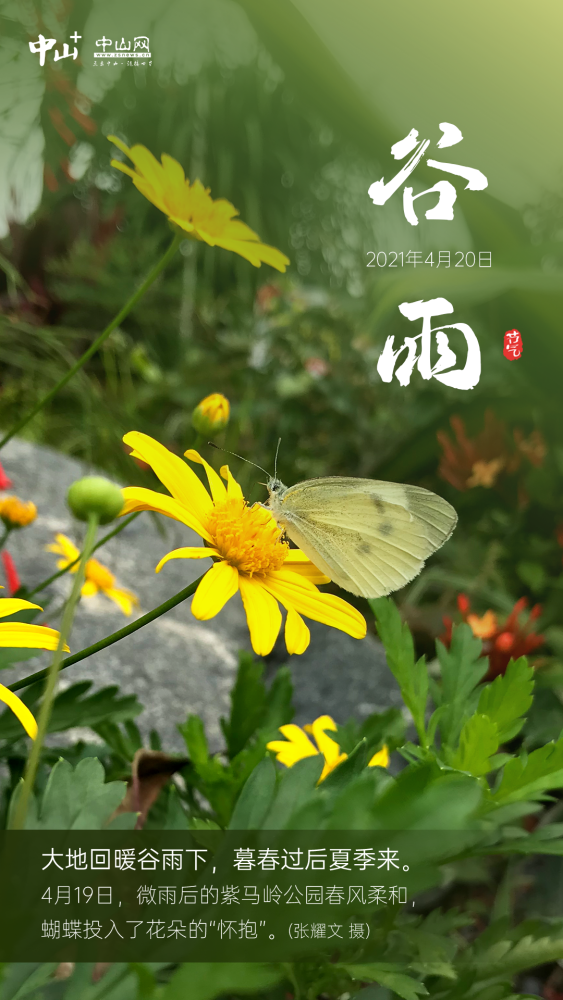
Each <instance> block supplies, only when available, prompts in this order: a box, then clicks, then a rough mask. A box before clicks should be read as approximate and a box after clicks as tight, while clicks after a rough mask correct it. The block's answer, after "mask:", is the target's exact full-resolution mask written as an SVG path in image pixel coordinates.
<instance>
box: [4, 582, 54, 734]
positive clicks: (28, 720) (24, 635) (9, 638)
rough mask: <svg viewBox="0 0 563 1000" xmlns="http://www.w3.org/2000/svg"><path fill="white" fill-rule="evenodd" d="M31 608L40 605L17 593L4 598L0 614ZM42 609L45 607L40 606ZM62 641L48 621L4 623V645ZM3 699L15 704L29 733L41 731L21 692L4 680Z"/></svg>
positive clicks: (31, 646)
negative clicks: (22, 599)
mask: <svg viewBox="0 0 563 1000" xmlns="http://www.w3.org/2000/svg"><path fill="white" fill-rule="evenodd" d="M27 608H39V605H38V604H30V603H29V601H20V600H19V598H17V597H2V598H0V618H6V616H7V615H15V614H16V612H17V611H24V610H26V609H27ZM39 610H40V611H41V610H42V609H41V608H39ZM58 642H59V633H58V632H56V631H55V629H53V628H47V626H46V625H31V624H28V623H27V622H1V623H0V646H4V647H6V646H7V647H8V648H11V649H13V648H17V649H56V648H57V645H58ZM64 649H65V652H66V653H69V652H70V650H69V648H68V646H65V647H64ZM0 701H3V702H4V704H5V705H7V706H8V708H11V710H12V712H13V713H14V715H17V717H18V719H19V720H20V722H21V724H22V726H23V728H24V729H25V731H26V733H27V734H28V736H31V738H32V739H33V740H34V739H35V737H36V735H37V723H36V721H35V719H34V718H33V715H32V714H31V712H30V711H29V708H28V707H27V705H24V703H23V701H21V699H20V698H18V696H17V694H14V692H13V691H10V689H9V688H7V687H4V685H3V684H0Z"/></svg>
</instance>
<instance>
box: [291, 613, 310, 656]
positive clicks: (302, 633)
mask: <svg viewBox="0 0 563 1000" xmlns="http://www.w3.org/2000/svg"><path fill="white" fill-rule="evenodd" d="M310 641H311V633H310V631H309V629H308V628H307V626H306V625H305V622H304V621H303V619H302V617H301V615H298V614H297V611H294V610H293V608H290V609H289V611H288V612H287V617H286V619H285V644H286V646H287V651H288V653H304V652H305V650H306V649H307V646H308V645H309V643H310Z"/></svg>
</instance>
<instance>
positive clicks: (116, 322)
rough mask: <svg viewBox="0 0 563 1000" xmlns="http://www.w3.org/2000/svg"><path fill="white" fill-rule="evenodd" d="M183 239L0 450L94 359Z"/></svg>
mask: <svg viewBox="0 0 563 1000" xmlns="http://www.w3.org/2000/svg"><path fill="white" fill-rule="evenodd" d="M182 239H183V237H182V236H180V235H179V234H178V233H175V234H174V238H173V240H172V243H171V244H170V246H169V247H168V250H167V251H166V253H165V254H164V255H163V256H162V257H161V258H160V260H159V261H158V263H157V264H155V266H154V267H153V269H152V271H150V272H149V274H148V275H147V277H146V278H145V280H144V281H143V283H142V285H140V287H139V288H138V289H137V291H136V292H135V293H134V294H133V295H132V296H131V298H130V299H128V300H127V302H126V303H125V305H124V306H123V308H122V309H120V311H119V312H118V313H117V315H116V316H114V317H113V319H112V320H111V322H110V323H109V324H108V325H107V326H106V328H105V330H103V332H102V333H100V335H99V337H96V339H95V340H94V341H93V342H92V343H91V344H90V347H89V348H88V350H87V351H85V352H84V354H83V355H82V357H81V358H79V359H78V361H77V362H76V363H75V364H74V365H73V366H72V368H69V370H68V371H67V373H66V375H63V377H62V379H60V381H59V382H57V384H56V385H55V386H54V387H53V388H52V389H51V390H50V391H49V392H48V393H47V394H46V395H45V396H43V398H42V399H40V400H39V402H38V403H37V404H36V405H35V406H34V407H33V409H32V410H30V412H29V413H28V414H27V415H26V416H25V417H22V419H21V420H20V421H18V423H17V424H15V425H14V426H13V427H12V429H11V430H10V431H8V433H7V434H5V435H4V437H3V438H2V440H1V441H0V448H3V447H4V445H5V444H7V443H8V441H10V440H11V438H13V437H14V435H15V434H19V432H20V431H21V430H22V429H23V428H24V427H25V426H26V424H28V423H29V421H30V420H32V419H33V417H35V416H36V415H37V414H38V413H39V411H40V410H42V409H43V407H44V406H47V405H48V404H49V403H50V402H51V400H52V399H54V397H55V396H56V395H57V393H58V391H59V389H62V388H63V387H64V386H65V385H66V384H67V382H70V380H71V378H72V377H73V375H76V373H77V372H78V371H80V369H81V368H82V366H83V365H84V364H85V363H86V362H87V361H88V360H89V359H90V358H91V357H92V355H93V354H95V353H96V351H97V350H99V348H100V347H101V346H102V344H103V343H104V341H105V340H107V338H108V337H109V335H110V333H111V332H112V330H115V328H116V326H119V324H120V323H121V321H122V320H123V319H125V317H126V316H127V315H128V314H129V313H130V312H131V310H132V308H133V306H136V305H137V302H138V301H139V299H141V298H142V297H143V295H144V294H145V292H146V291H147V289H148V288H150V286H151V285H152V283H153V281H154V280H155V278H157V277H158V275H159V274H160V272H161V271H162V270H163V269H164V268H165V267H166V265H167V264H168V263H169V261H170V260H171V259H172V257H173V256H174V254H175V253H176V250H177V249H178V247H179V245H180V243H181V241H182Z"/></svg>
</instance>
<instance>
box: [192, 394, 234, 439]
mask: <svg viewBox="0 0 563 1000" xmlns="http://www.w3.org/2000/svg"><path fill="white" fill-rule="evenodd" d="M229 413H230V406H229V400H228V399H227V398H226V396H222V395H221V393H220V392H212V393H211V395H210V396H206V397H205V399H202V401H201V403H198V404H197V406H196V408H195V410H194V411H193V413H192V424H193V426H194V427H195V429H196V431H197V432H198V434H218V433H219V431H222V430H224V428H225V427H226V426H227V424H228V423H229Z"/></svg>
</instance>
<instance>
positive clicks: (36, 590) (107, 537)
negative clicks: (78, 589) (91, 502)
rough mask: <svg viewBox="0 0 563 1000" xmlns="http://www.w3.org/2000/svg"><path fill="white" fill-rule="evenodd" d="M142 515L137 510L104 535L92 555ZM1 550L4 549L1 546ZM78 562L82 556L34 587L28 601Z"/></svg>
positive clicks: (93, 549)
mask: <svg viewBox="0 0 563 1000" xmlns="http://www.w3.org/2000/svg"><path fill="white" fill-rule="evenodd" d="M141 513H142V511H140V510H136V511H135V513H134V514H130V515H129V517H126V518H125V519H124V520H123V521H122V522H121V524H118V525H117V528H114V529H113V531H108V533H107V535H104V537H103V538H100V540H99V541H98V542H96V544H95V545H94V546H93V547H92V552H91V553H90V554H91V555H94V552H96V551H97V550H98V549H99V548H101V546H102V545H105V544H106V542H109V540H110V538H114V537H115V536H116V535H118V534H119V532H120V531H123V529H124V528H126V527H127V525H128V524H131V521H134V520H135V518H136V517H138V516H139V514H141ZM0 548H2V545H1V544H0ZM78 562H80V556H77V557H76V559H74V560H73V561H72V562H71V563H69V564H68V566H65V567H64V569H59V570H57V572H56V573H53V575H52V576H49V577H47V579H46V580H43V582H42V583H39V584H38V585H37V587H34V589H33V590H31V591H30V592H29V594H28V595H27V598H26V599H29V598H30V597H35V594H38V593H39V591H40V590H45V587H48V586H49V584H50V583H53V582H54V581H55V580H58V579H59V577H60V576H64V575H65V573H68V572H69V571H70V570H71V569H72V567H73V566H76V564H77V563H78Z"/></svg>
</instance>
